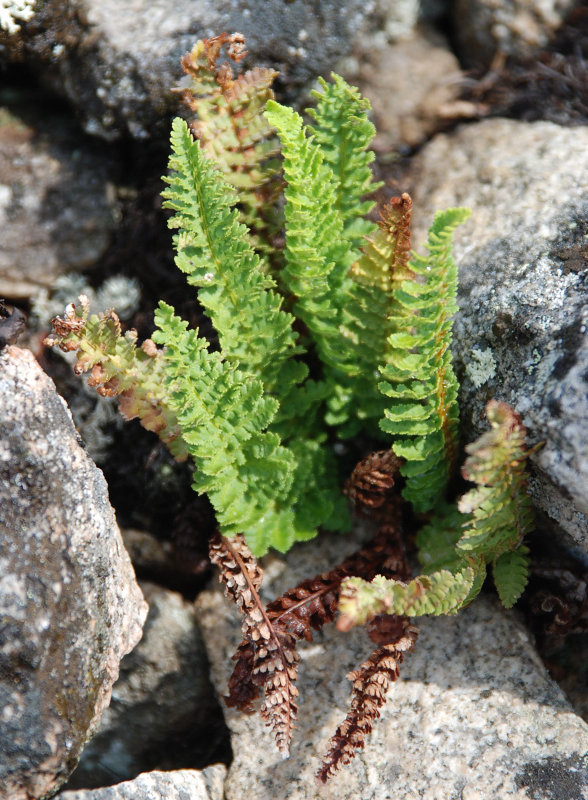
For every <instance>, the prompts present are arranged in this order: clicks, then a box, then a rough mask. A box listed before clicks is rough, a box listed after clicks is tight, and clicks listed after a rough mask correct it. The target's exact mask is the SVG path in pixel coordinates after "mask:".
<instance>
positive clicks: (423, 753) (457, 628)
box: [197, 534, 588, 800]
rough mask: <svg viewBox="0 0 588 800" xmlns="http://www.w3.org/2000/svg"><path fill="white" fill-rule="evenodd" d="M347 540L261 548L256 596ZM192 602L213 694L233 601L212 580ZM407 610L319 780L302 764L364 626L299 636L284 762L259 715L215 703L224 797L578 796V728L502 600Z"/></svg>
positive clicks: (317, 758) (349, 540) (328, 557)
mask: <svg viewBox="0 0 588 800" xmlns="http://www.w3.org/2000/svg"><path fill="white" fill-rule="evenodd" d="M356 546H357V543H356V542H354V537H353V536H345V537H342V536H337V535H326V534H323V535H321V536H320V537H319V539H318V540H317V541H315V542H310V543H308V544H304V545H296V546H295V547H294V548H293V550H292V551H291V552H290V553H289V554H288V556H287V558H286V560H285V561H284V560H282V559H278V558H274V557H271V558H270V559H267V560H266V567H267V568H266V573H265V579H264V583H265V597H266V599H267V598H268V597H269V598H273V597H274V596H275V595H276V594H278V593H280V592H282V591H284V590H285V589H286V588H288V587H292V586H294V585H296V583H298V581H299V580H300V579H301V578H307V577H311V576H312V575H314V574H316V573H317V572H318V571H321V570H322V569H326V568H329V567H330V566H332V565H334V564H335V563H338V561H340V560H341V559H342V558H344V557H345V555H347V554H348V553H349V552H350V551H351V550H353V549H355V547H356ZM197 609H198V611H199V615H200V620H201V625H202V629H203V634H204V637H205V642H206V646H207V648H208V652H209V655H210V659H211V664H212V676H213V680H214V682H215V684H216V687H217V690H218V691H219V692H226V686H227V680H228V677H229V675H230V672H231V669H232V666H233V662H232V661H231V660H230V656H231V655H232V650H233V648H234V647H236V645H237V644H238V642H239V641H240V638H241V637H240V628H239V620H238V617H237V613H236V611H235V609H234V607H233V606H231V605H230V604H229V602H228V601H227V600H226V599H225V597H224V595H223V594H222V592H221V591H220V589H217V588H215V589H211V590H209V591H207V592H205V593H203V594H201V595H200V596H199V598H198V600H197ZM417 622H418V626H419V628H420V630H421V633H420V636H419V639H418V641H417V643H416V647H415V650H414V652H413V653H412V654H410V655H408V656H407V657H406V659H405V662H404V664H403V665H402V667H401V670H400V679H399V680H398V681H397V682H396V683H395V684H394V685H393V686H392V688H391V690H390V693H389V697H388V701H387V703H386V704H385V706H384V707H383V709H382V715H381V718H380V719H379V720H377V721H376V722H375V724H374V729H373V731H372V733H371V735H370V736H369V737H367V740H366V745H365V749H363V750H360V751H358V752H357V755H356V756H355V758H354V759H353V760H352V761H351V762H350V764H349V765H347V766H346V767H343V768H342V769H341V770H340V771H339V772H338V773H337V774H336V775H335V776H334V777H333V778H332V779H331V780H330V781H329V783H327V785H326V786H321V787H318V786H317V785H316V784H315V782H314V775H315V773H316V771H317V769H318V768H319V765H320V762H321V755H322V754H323V753H325V751H326V749H327V744H328V740H329V738H330V737H331V736H332V735H333V733H334V732H335V729H336V727H337V725H338V724H339V723H340V722H341V721H342V720H343V719H344V718H345V715H346V712H347V706H348V703H349V700H350V694H351V692H350V684H349V681H348V680H346V678H345V676H346V674H347V673H348V672H349V671H350V670H352V669H354V668H355V667H356V666H357V665H359V664H360V663H361V662H362V661H363V660H364V659H365V658H366V657H367V656H368V654H369V653H370V652H371V651H372V650H373V648H374V645H373V643H372V642H370V640H369V639H368V637H367V635H366V634H365V631H364V630H362V629H355V630H353V631H351V632H350V633H348V634H341V633H338V632H337V631H336V630H335V629H334V627H333V626H329V627H327V628H325V629H324V630H323V631H322V632H321V633H320V634H317V635H315V638H314V641H313V642H312V643H310V644H307V643H303V644H301V645H299V649H300V654H301V656H302V661H301V664H300V667H299V681H298V688H299V689H300V698H299V700H300V712H299V716H298V721H297V726H298V727H297V730H296V732H295V736H294V742H293V745H292V748H291V754H290V757H289V758H288V759H287V760H283V759H282V757H281V755H280V754H279V752H278V750H277V748H276V746H275V743H274V742H273V740H272V735H271V733H270V732H269V730H268V729H267V728H266V727H265V725H264V724H263V722H262V721H261V718H260V717H259V715H257V714H255V715H246V714H241V713H239V712H238V711H235V710H234V709H227V710H226V712H225V716H226V720H227V724H228V726H229V728H230V730H231V733H232V739H231V743H232V748H233V756H234V760H233V762H232V764H231V767H230V769H229V774H228V777H227V782H226V785H225V798H226V800H242V798H243V797H249V796H251V797H255V798H256V799H257V800H266V798H267V800H271V799H272V798H274V797H279V798H280V799H281V800H326V799H330V798H333V800H334V799H335V798H337V800H345V798H350V799H351V798H353V799H354V800H355V799H356V798H362V800H386V798H390V797H394V798H395V799H396V798H397V800H413V798H417V797H423V798H431V800H433V798H447V800H449V799H450V798H463V799H464V800H478V799H479V798H484V800H486V798H494V797H495V798H500V800H503V799H504V798H513V799H514V798H516V799H517V800H525V799H526V798H543V797H544V796H545V797H550V798H555V797H570V798H572V797H573V798H578V800H579V798H581V797H582V796H583V794H582V792H583V791H585V790H586V789H588V784H587V782H586V776H587V771H586V767H587V766H588V765H587V764H586V762H585V761H583V758H584V754H585V753H586V751H587V750H588V726H587V725H586V724H585V723H584V722H583V721H582V720H581V719H580V718H579V717H577V716H576V715H575V714H574V713H573V712H572V710H571V708H570V706H569V704H568V702H567V700H566V698H565V697H564V695H563V693H562V692H561V690H560V689H559V688H558V687H557V686H556V684H555V683H553V682H552V681H551V679H550V678H549V677H548V675H547V673H546V671H545V668H544V666H543V664H542V662H541V660H540V658H539V656H538V655H537V652H536V651H535V648H534V646H533V643H532V639H531V636H530V634H529V632H528V631H527V630H526V629H525V627H524V626H523V625H522V624H521V622H520V620H519V618H518V616H517V614H516V612H506V611H504V609H502V608H501V607H500V606H499V605H498V603H497V601H495V600H494V599H493V598H489V597H487V596H481V597H479V598H478V599H476V601H475V602H474V603H473V604H472V606H470V607H469V608H468V609H466V610H465V611H463V612H460V613H459V614H458V615H457V616H456V617H445V618H422V619H419V620H418V621H417ZM550 790H551V793H549V791H550ZM564 790H565V791H567V794H565V793H564ZM542 791H546V794H545V795H543V794H542V793H541V792H542Z"/></svg>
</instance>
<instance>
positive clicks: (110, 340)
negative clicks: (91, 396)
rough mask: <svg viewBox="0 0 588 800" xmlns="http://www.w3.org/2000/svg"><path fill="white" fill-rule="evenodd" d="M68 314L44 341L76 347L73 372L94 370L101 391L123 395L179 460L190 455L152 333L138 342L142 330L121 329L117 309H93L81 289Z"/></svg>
mask: <svg viewBox="0 0 588 800" xmlns="http://www.w3.org/2000/svg"><path fill="white" fill-rule="evenodd" d="M79 302H80V306H79V308H76V307H75V306H74V305H73V303H72V304H70V305H69V306H68V307H67V308H66V311H65V315H64V317H63V318H62V317H55V319H54V320H53V321H52V327H53V333H52V334H51V335H50V336H48V337H47V338H46V339H45V344H47V345H50V346H55V345H57V346H59V348H60V349H61V350H63V351H65V352H76V355H77V361H76V364H75V367H74V372H75V373H76V374H77V375H81V374H83V373H84V372H90V376H89V378H88V385H89V386H94V387H96V391H97V392H98V394H100V395H103V396H105V397H115V396H118V398H119V411H120V413H121V414H122V416H123V417H124V419H126V420H131V419H136V418H139V421H140V423H141V425H142V426H143V427H144V428H146V429H147V430H148V431H152V432H153V433H156V434H157V435H158V436H159V438H160V439H161V440H162V441H163V442H164V443H165V444H167V446H168V447H169V449H170V451H171V453H172V455H173V456H174V458H175V459H176V460H177V461H184V460H185V459H186V458H187V457H188V450H187V448H186V445H185V442H184V440H183V439H182V435H181V431H180V426H179V423H178V419H177V417H176V415H175V413H174V411H173V410H172V407H171V398H170V395H169V392H168V389H167V385H166V380H165V379H166V365H165V361H164V358H163V353H162V351H161V350H159V349H158V348H157V347H156V346H155V344H154V343H153V342H152V341H151V340H149V339H147V340H146V341H145V342H143V344H142V345H141V346H140V347H137V332H136V331H135V330H132V329H131V330H128V331H127V332H126V333H124V334H123V333H122V330H121V325H120V322H119V319H118V317H117V315H116V314H115V313H114V311H110V312H109V313H108V314H102V315H100V316H96V315H95V314H92V315H90V314H89V303H88V298H87V297H86V296H85V295H80V298H79Z"/></svg>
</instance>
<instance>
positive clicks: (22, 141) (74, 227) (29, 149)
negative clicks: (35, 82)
mask: <svg viewBox="0 0 588 800" xmlns="http://www.w3.org/2000/svg"><path fill="white" fill-rule="evenodd" d="M30 100H31V103H32V102H36V101H38V100H39V96H38V95H36V96H35V95H31V97H30ZM26 116H27V119H26V120H25V118H24V117H21V116H18V115H17V114H13V113H10V112H8V111H7V110H6V109H3V108H0V228H1V229H2V248H1V249H0V297H10V298H11V299H19V298H25V297H31V296H32V295H33V294H35V292H37V291H39V289H41V288H47V289H48V288H50V287H51V286H52V285H53V283H54V281H55V279H56V278H57V277H58V276H59V275H60V274H62V273H65V272H70V271H73V270H79V269H83V268H84V267H88V266H90V265H92V264H93V263H94V262H95V261H97V260H98V259H99V258H100V256H102V255H103V254H104V252H105V250H106V248H107V247H108V244H109V242H110V236H111V233H112V230H113V229H114V227H115V224H116V203H115V200H114V197H113V195H114V190H113V188H112V187H111V186H110V184H109V181H108V178H109V172H110V173H112V172H113V165H112V160H111V159H110V158H109V157H108V156H107V154H106V152H105V151H104V148H103V147H99V146H96V145H92V144H90V143H89V142H88V141H87V138H86V137H83V136H82V134H81V133H80V131H79V130H78V129H77V128H76V125H75V123H74V122H73V121H72V120H71V118H68V117H66V116H60V115H58V114H55V113H52V112H47V110H46V109H45V113H37V114H35V113H33V114H32V115H31V112H30V108H29V111H28V113H27V115H26ZM31 116H33V117H35V118H34V119H33V120H31Z"/></svg>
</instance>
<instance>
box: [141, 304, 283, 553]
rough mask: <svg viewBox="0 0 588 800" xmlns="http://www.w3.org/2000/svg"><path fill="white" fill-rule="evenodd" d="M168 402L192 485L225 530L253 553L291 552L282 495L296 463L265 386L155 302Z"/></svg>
mask: <svg viewBox="0 0 588 800" xmlns="http://www.w3.org/2000/svg"><path fill="white" fill-rule="evenodd" d="M155 322H156V325H157V326H158V328H159V330H158V331H156V332H155V333H154V334H153V339H154V340H155V341H156V342H158V343H159V344H162V345H164V346H165V351H164V357H165V361H166V364H167V375H168V378H167V382H168V386H169V391H170V396H171V405H172V408H173V410H174V411H175V413H176V415H177V418H178V422H179V424H180V426H181V429H182V436H183V439H184V441H185V443H186V446H187V448H188V451H189V453H190V455H191V456H192V458H193V460H194V464H195V465H196V472H195V473H194V482H193V487H194V489H195V490H196V491H197V492H198V493H199V494H203V493H206V494H207V495H208V497H209V498H210V501H211V503H212V505H213V506H214V509H215V511H216V514H217V520H218V523H219V526H220V528H221V530H222V532H223V534H225V535H232V534H236V533H243V534H244V535H245V537H246V539H247V543H248V545H249V547H250V548H251V550H252V552H254V553H255V554H257V555H261V554H262V553H264V552H266V551H267V549H268V547H275V548H276V549H277V550H280V551H285V550H288V549H289V548H290V547H291V545H292V544H293V542H294V541H295V529H294V515H293V512H292V510H291V509H290V508H288V505H287V499H288V495H289V492H290V488H291V486H292V482H293V479H294V473H295V469H296V462H295V459H294V457H293V455H292V453H291V452H289V451H288V450H287V449H286V448H284V447H283V446H282V445H281V444H280V440H279V437H278V436H277V435H276V434H275V433H271V432H268V430H267V428H268V426H269V425H270V423H271V421H272V419H273V418H274V416H275V414H276V411H277V409H278V401H277V400H276V399H275V398H272V397H269V396H267V395H264V390H263V384H262V383H261V381H259V380H255V379H253V378H251V376H249V375H246V374H244V373H242V372H240V371H239V370H237V369H235V368H234V367H232V366H231V365H230V364H229V363H228V362H226V361H223V360H222V356H221V354H220V353H211V352H209V350H208V343H207V341H206V340H205V339H201V338H199V337H198V335H197V332H195V331H192V330H187V323H186V322H184V321H183V320H182V319H181V318H179V317H176V316H175V315H174V313H173V309H172V308H171V307H170V306H168V305H166V304H165V303H160V305H159V308H158V310H157V312H156V318H155Z"/></svg>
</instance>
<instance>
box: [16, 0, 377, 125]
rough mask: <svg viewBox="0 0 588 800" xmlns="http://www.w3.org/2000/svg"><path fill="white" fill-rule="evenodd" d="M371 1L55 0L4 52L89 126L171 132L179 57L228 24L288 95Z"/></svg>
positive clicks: (326, 63) (345, 40)
mask: <svg viewBox="0 0 588 800" xmlns="http://www.w3.org/2000/svg"><path fill="white" fill-rule="evenodd" d="M373 7H374V1H373V0H371V1H370V0H368V2H362V1H361V0H344V2H341V1H340V0H337V1H336V2H335V1H333V0H329V1H328V2H325V1H323V2H321V3H320V6H317V4H316V3H315V2H312V1H311V0H297V2H294V3H292V2H284V1H283V0H276V1H275V2H268V0H253V1H252V0H157V2H154V0H138V1H137V0H136V1H135V2H133V3H129V2H123V3H121V2H119V0H48V2H47V3H45V4H44V5H43V7H42V8H40V9H39V10H38V12H37V13H36V14H35V16H34V17H33V18H32V19H31V20H30V21H29V22H27V23H25V24H23V26H22V30H21V32H20V33H18V34H15V35H14V36H12V37H10V39H7V40H6V41H4V42H1V41H0V57H1V56H2V52H3V53H4V59H5V60H14V59H17V58H18V59H20V60H26V61H28V62H29V63H32V64H34V65H36V67H37V68H39V69H42V70H43V71H44V73H45V77H46V78H47V79H49V80H51V81H52V82H53V85H55V86H56V87H57V88H58V89H59V90H60V91H63V92H65V93H66V95H67V97H68V98H69V99H70V100H71V101H72V103H73V104H74V105H75V107H76V109H77V111H78V113H79V114H80V116H81V118H82V120H83V122H84V126H85V128H86V130H87V131H88V132H89V133H92V134H97V135H100V136H103V137H105V138H108V139H114V138H117V137H119V136H121V135H125V134H130V135H131V136H133V137H135V138H139V139H144V138H148V137H150V136H167V133H168V128H169V124H168V115H169V113H170V111H171V110H172V109H174V108H175V107H176V106H177V102H178V101H177V95H174V94H173V93H172V92H171V89H172V87H173V86H175V85H177V83H178V80H179V79H180V77H181V76H182V74H183V73H182V69H181V66H180V57H181V56H182V55H184V53H186V52H187V51H188V50H190V49H191V48H192V46H193V44H194V42H196V41H197V40H198V39H200V38H202V37H205V36H215V35H218V34H219V33H222V32H223V31H226V32H228V33H232V32H233V31H240V32H241V33H243V34H244V35H245V37H246V41H247V50H248V51H249V57H248V59H247V61H246V62H245V63H248V64H250V65H259V66H272V67H274V68H275V69H277V70H279V71H280V73H281V86H282V87H283V88H285V89H286V90H287V91H286V94H287V95H289V97H290V98H292V96H294V95H296V94H299V93H300V90H301V88H302V87H306V86H307V85H308V84H309V83H310V82H311V81H313V80H314V79H315V78H316V76H317V75H321V74H324V75H327V74H328V73H329V71H330V70H331V69H332V68H333V67H334V65H335V64H336V63H337V60H338V59H339V58H341V56H343V55H345V54H347V53H348V52H349V51H350V49H351V46H352V43H353V40H354V38H355V36H356V34H357V32H358V31H359V30H360V29H361V27H362V24H363V22H364V20H365V18H366V16H367V15H368V14H369V13H370V12H371V11H372V10H373Z"/></svg>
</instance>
